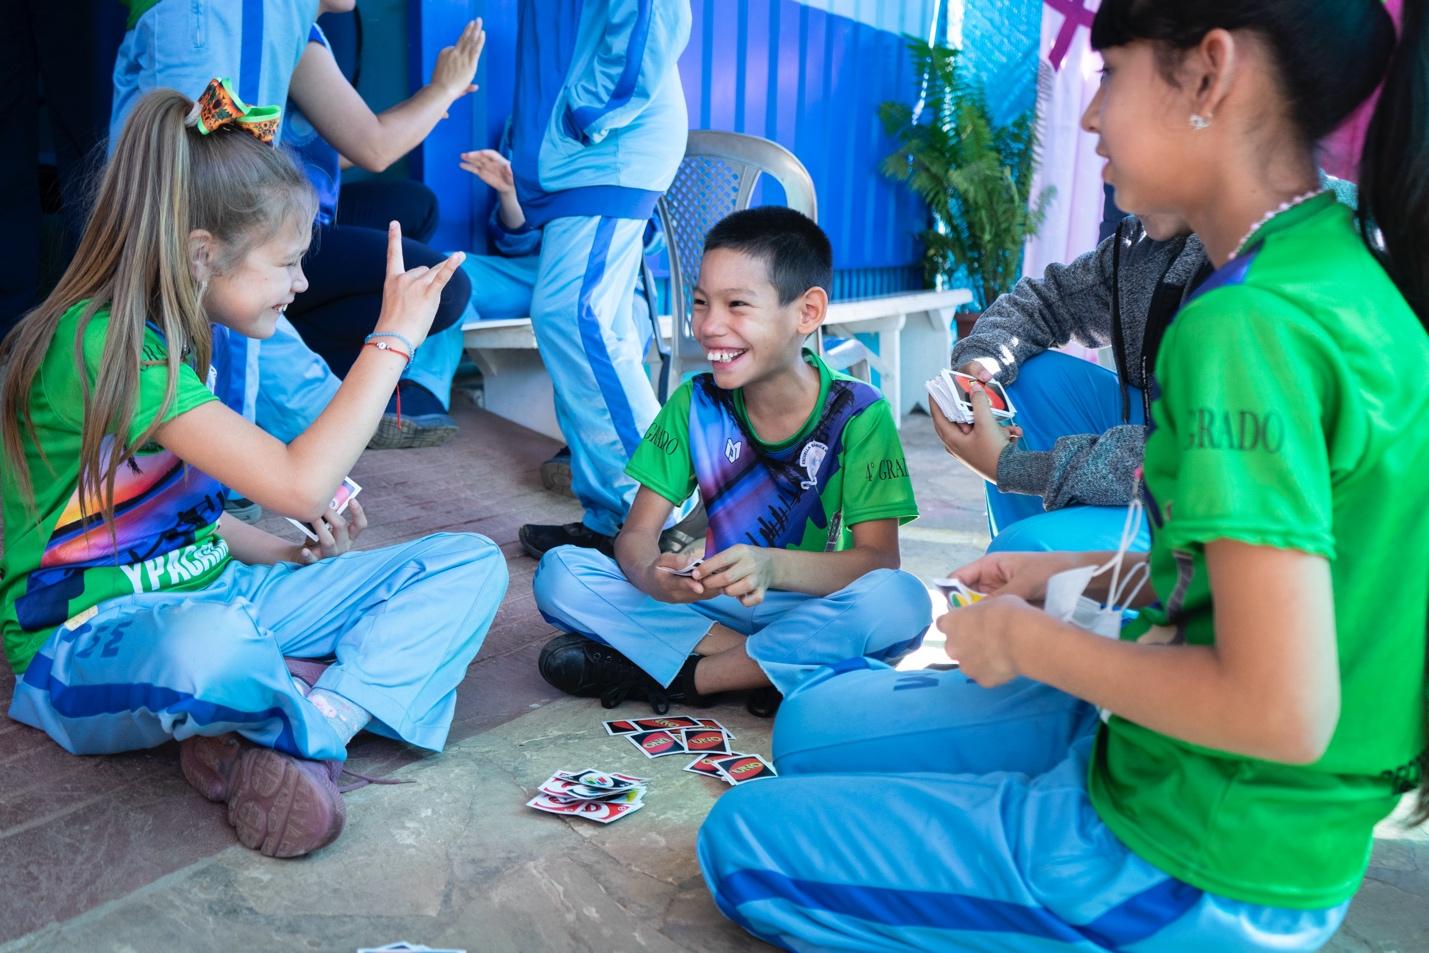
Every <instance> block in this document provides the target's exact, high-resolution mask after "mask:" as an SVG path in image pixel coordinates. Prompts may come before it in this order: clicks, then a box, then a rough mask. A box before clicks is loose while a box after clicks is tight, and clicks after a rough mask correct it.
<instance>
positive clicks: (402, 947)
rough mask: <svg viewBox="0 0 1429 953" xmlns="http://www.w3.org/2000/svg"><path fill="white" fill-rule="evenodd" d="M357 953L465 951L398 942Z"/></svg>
mask: <svg viewBox="0 0 1429 953" xmlns="http://www.w3.org/2000/svg"><path fill="white" fill-rule="evenodd" d="M357 953H466V950H456V949H452V948H451V947H445V946H444V947H442V948H441V949H438V948H437V947H435V946H423V945H422V944H421V943H408V942H407V941H406V940H398V941H397V942H396V943H388V944H387V945H386V946H364V947H362V948H361V949H359V950H358V951H357Z"/></svg>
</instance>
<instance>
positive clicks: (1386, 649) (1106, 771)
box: [1090, 194, 1429, 909]
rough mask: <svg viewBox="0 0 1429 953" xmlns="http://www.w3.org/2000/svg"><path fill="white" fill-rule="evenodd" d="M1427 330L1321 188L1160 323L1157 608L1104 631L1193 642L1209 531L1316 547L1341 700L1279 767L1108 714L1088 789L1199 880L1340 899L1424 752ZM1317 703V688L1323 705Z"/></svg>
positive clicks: (1197, 635)
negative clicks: (1304, 757) (1316, 741)
mask: <svg viewBox="0 0 1429 953" xmlns="http://www.w3.org/2000/svg"><path fill="white" fill-rule="evenodd" d="M1426 368H1429V336H1426V334H1425V331H1424V328H1423V327H1422V326H1421V324H1420V322H1419V320H1418V318H1417V317H1416V316H1415V314H1414V313H1413V312H1412V311H1411V310H1410V308H1409V306H1408V305H1407V304H1406V303H1405V301H1404V298H1403V297H1402V296H1401V295H1400V293H1399V291H1398V289H1397V288H1396V287H1395V286H1394V284H1393V282H1392V281H1391V280H1390V278H1389V276H1388V275H1387V274H1386V273H1385V271H1384V269H1383V268H1382V267H1381V266H1380V264H1379V263H1378V262H1377V261H1376V260H1375V259H1374V257H1373V256H1372V255H1371V254H1370V252H1369V250H1368V249H1367V248H1366V247H1365V245H1364V242H1363V241H1362V240H1361V238H1360V236H1359V234H1358V232H1357V230H1356V228H1355V227H1354V225H1353V223H1352V220H1351V212H1350V210H1349V209H1347V208H1345V207H1344V206H1343V205H1340V204H1338V203H1336V201H1335V199H1334V197H1333V196H1331V195H1329V194H1323V195H1320V196H1319V197H1317V198H1314V199H1311V200H1309V201H1307V202H1305V203H1303V204H1301V205H1298V206H1295V207H1294V208H1291V209H1290V210H1288V211H1286V212H1284V213H1282V214H1280V215H1278V216H1276V217H1275V218H1274V219H1273V220H1271V221H1270V222H1269V223H1267V224H1266V225H1265V226H1263V227H1262V228H1261V229H1260V230H1259V231H1258V233H1257V234H1256V235H1255V236H1254V237H1253V238H1252V240H1251V241H1250V242H1249V243H1248V246H1247V249H1246V251H1245V252H1244V253H1243V254H1242V255H1240V256H1238V257H1237V258H1235V259H1232V260H1231V261H1230V262H1228V263H1227V264H1226V265H1225V266H1224V267H1222V268H1221V269H1219V270H1218V271H1217V272H1216V274H1215V275H1213V276H1212V277H1211V278H1210V279H1208V280H1207V282H1206V283H1205V284H1204V285H1203V286H1202V287H1201V288H1200V289H1199V290H1198V292H1197V294H1196V295H1195V297H1194V298H1192V299H1191V300H1190V301H1189V302H1188V303H1187V304H1186V306H1185V307H1184V308H1183V309H1182V311H1181V312H1180V314H1179V315H1178V316H1177V317H1176V319H1175V321H1174V322H1173V323H1172V325H1171V327H1170V329H1169V330H1168V332H1167V334H1166V338H1165V341H1164V343H1163V345H1162V348H1161V351H1160V355H1159V358H1158V360H1157V365H1156V370H1155V374H1154V377H1153V379H1152V380H1151V381H1149V382H1148V387H1149V390H1150V393H1151V396H1152V418H1153V419H1152V423H1151V427H1150V435H1149V437H1148V440H1147V444H1146V462H1145V488H1146V499H1147V512H1148V515H1149V518H1150V519H1151V523H1152V526H1151V528H1152V546H1151V553H1150V557H1149V558H1150V563H1151V577H1152V582H1153V585H1154V587H1155V590H1156V594H1157V596H1158V597H1159V600H1160V602H1159V604H1158V605H1157V606H1155V607H1153V608H1151V609H1148V610H1145V611H1144V612H1142V614H1141V617H1140V618H1139V619H1137V620H1136V621H1135V622H1133V623H1130V624H1128V626H1127V627H1126V628H1125V629H1124V631H1123V635H1122V637H1123V638H1124V639H1129V640H1137V641H1143V642H1163V643H1173V644H1179V643H1186V644H1191V645H1211V644H1214V643H1215V641H1216V633H1215V605H1214V599H1213V596H1212V593H1211V586H1210V579H1209V577H1208V575H1207V570H1206V561H1205V546H1206V544H1207V543H1209V542H1212V541H1216V540H1234V541H1238V542H1242V543H1247V544H1250V545H1254V546H1266V547H1272V548H1276V549H1290V550H1297V551H1300V552H1305V553H1310V554H1314V555H1318V556H1323V557H1324V558H1325V559H1326V560H1328V561H1329V563H1330V569H1331V578H1332V580H1333V582H1332V585H1333V598H1334V607H1335V609H1334V611H1335V618H1334V624H1335V630H1336V633H1337V640H1338V654H1339V671H1340V700H1339V707H1340V717H1339V723H1338V727H1337V728H1336V730H1335V733H1334V735H1333V737H1332V739H1331V741H1330V744H1329V748H1328V750H1326V752H1325V754H1324V756H1323V757H1322V758H1321V759H1320V760H1319V761H1317V762H1315V763H1314V764H1310V765H1303V766H1299V765H1290V764H1280V763H1272V762H1268V761H1261V760H1256V759H1253V758H1247V757H1242V756H1239V755H1235V754H1230V753H1227V752H1223V751H1215V750H1210V749H1206V748H1202V747H1199V746H1197V745H1193V744H1190V743H1187V742H1184V741H1180V740H1177V739H1175V738H1171V737H1168V736H1166V735H1163V734H1160V733H1158V732H1155V731H1152V730H1150V729H1148V728H1145V727H1143V726H1141V725H1138V724H1135V723H1133V722H1130V721H1127V720H1125V719H1123V718H1119V717H1115V716H1113V717H1112V718H1111V719H1110V721H1109V723H1108V724H1107V725H1106V726H1105V727H1104V728H1103V730H1102V733H1101V736H1100V738H1099V739H1098V746H1097V752H1096V756H1095V758H1094V760H1093V764H1092V769H1091V776H1090V791H1091V796H1092V800H1093V803H1094V804H1095V805H1096V808H1097V810H1098V812H1099V813H1100V815H1101V817H1102V818H1103V819H1104V820H1105V821H1106V823H1107V825H1108V826H1109V827H1110V828H1111V830H1112V831H1113V832H1114V833H1115V834H1116V835H1117V837H1119V838H1120V839H1121V840H1122V841H1124V842H1125V843H1126V844H1127V846H1129V847H1130V848H1131V849H1132V850H1134V851H1135V852H1136V853H1137V854H1139V855H1140V856H1142V857H1143V858H1145V859H1146V860H1149V861H1150V862H1151V863H1153V864H1155V865H1156V866H1158V867H1160V868H1161V869H1163V870H1165V871H1166V872H1167V873H1169V874H1171V875H1172V876H1174V877H1176V878H1178V879H1180V880H1183V881H1186V882H1187V883H1190V884H1192V885H1194V886H1196V887H1200V888H1202V889H1204V890H1207V891H1210V892H1212V893H1217V894H1222V895H1225V896H1228V897H1233V898H1235V899H1239V900H1244V901H1249V902H1252V903H1261V904H1266V905H1270V906H1278V907H1291V908H1302V909H1318V908H1324V907H1329V906H1333V905H1335V904H1338V903H1341V902H1343V901H1345V900H1347V899H1349V897H1350V896H1352V895H1353V893H1354V891H1355V889H1356V888H1357V887H1358V885H1359V883H1360V880H1361V879H1362V877H1363V875H1364V871H1365V868H1366V866H1367V864H1368V861H1369V853H1370V846H1371V843H1372V833H1371V832H1372V829H1373V827H1374V825H1375V823H1376V822H1377V821H1379V820H1380V819H1382V818H1383V817H1384V816H1386V815H1387V814H1388V813H1389V812H1390V811H1391V810H1393V808H1394V806H1395V804H1396V802H1397V797H1398V794H1399V792H1401V791H1402V790H1404V789H1405V788H1406V787H1407V786H1408V785H1410V784H1412V783H1413V781H1414V780H1415V778H1416V776H1417V769H1416V767H1415V765H1416V759H1417V758H1418V757H1419V756H1420V754H1421V753H1422V752H1423V751H1424V750H1425V743H1426V741H1425V737H1424V728H1423V726H1424V716H1425V703H1426V697H1425V613H1426V604H1429V507H1426V506H1425V494H1424V486H1425V483H1424V479H1425V477H1424V474H1425V473H1426V472H1429V374H1426V370H1425V369H1426ZM1331 703H1332V701H1329V700H1327V704H1331Z"/></svg>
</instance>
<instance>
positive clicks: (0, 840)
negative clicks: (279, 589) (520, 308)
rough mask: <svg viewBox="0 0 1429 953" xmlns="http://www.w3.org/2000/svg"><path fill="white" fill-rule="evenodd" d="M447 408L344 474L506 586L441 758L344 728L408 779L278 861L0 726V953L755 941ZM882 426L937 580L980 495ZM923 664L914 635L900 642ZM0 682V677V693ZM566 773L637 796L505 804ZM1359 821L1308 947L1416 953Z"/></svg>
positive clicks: (911, 548) (151, 769)
mask: <svg viewBox="0 0 1429 953" xmlns="http://www.w3.org/2000/svg"><path fill="white" fill-rule="evenodd" d="M459 420H460V423H461V426H462V430H461V433H460V434H459V435H458V437H457V439H456V440H455V441H454V442H453V443H452V444H451V445H449V446H447V447H442V448H438V449H433V450H422V451H405V452H387V453H369V454H367V455H365V456H364V457H363V459H362V460H361V461H360V462H359V464H358V466H357V469H356V471H355V473H354V476H355V477H356V478H357V479H358V481H359V482H361V483H362V484H363V485H364V487H365V488H366V489H365V491H364V496H363V501H364V502H365V503H366V504H367V508H368V512H369V514H370V516H371V519H372V528H371V529H370V530H369V531H368V534H367V535H366V537H365V538H364V540H363V544H364V545H365V546H376V545H381V544H382V543H385V542H392V541H396V540H400V539H406V538H410V537H412V536H414V535H418V534H421V533H426V532H432V531H435V530H454V531H470V532H477V533H482V534H485V535H487V536H489V537H491V538H492V539H494V540H496V541H497V542H498V543H499V544H501V546H502V548H503V550H504V551H505V552H506V554H507V556H508V557H509V562H510V569H511V584H510V589H509V592H508V595H507V597H506V601H505V603H504V604H503V606H502V609H501V612H500V614H499V615H498V616H497V620H496V623H495V625H494V626H493V627H492V630H491V632H490V634H489V635H488V637H487V640H486V643H485V645H484V647H483V649H482V651H481V654H480V656H479V657H478V659H477V662H476V663H475V664H474V665H473V666H472V669H471V671H470V673H469V675H468V677H467V680H466V682H465V684H464V685H463V687H462V689H461V692H460V700H459V702H458V709H457V716H456V722H455V725H454V727H453V731H452V736H451V743H450V745H449V747H448V749H447V751H446V752H445V753H444V754H442V755H440V756H423V755H420V754H416V753H413V752H410V751H406V750H404V749H402V748H400V747H399V746H397V745H395V744H391V743H389V742H385V741H382V740H379V739H375V738H367V737H364V738H362V739H359V741H358V742H357V743H356V745H355V746H354V750H353V762H354V767H356V768H358V769H359V770H364V771H368V772H377V773H390V774H393V775H395V776H397V777H400V778H403V779H406V780H410V781H413V782H415V783H412V784H407V785H402V786H397V787H376V788H367V789H364V790H362V791H359V792H356V793H355V794H353V795H350V796H349V825H348V829H347V831H346V833H345V834H344V835H343V837H342V839H340V840H339V841H338V842H337V843H336V844H334V845H333V846H331V847H329V848H327V849H325V850H324V851H321V852H320V853H318V854H317V855H315V856H313V857H310V858H306V859H303V860H299V861H286V862H283V861H272V860H268V859H266V858H263V857H261V856H259V855H257V854H254V853H253V852H251V851H248V850H246V849H244V848H242V847H240V846H237V845H236V844H235V843H234V841H233V837H232V833H231V831H230V829H229V828H228V827H227V826H226V825H225V824H224V823H223V820H222V812H221V808H219V807H217V806H215V805H211V804H208V803H207V802H205V801H203V800H202V799H200V798H199V797H198V796H197V795H196V794H194V793H193V792H192V791H191V790H190V789H189V788H188V786H187V785H186V784H185V783H184V782H183V780H182V779H181V778H180V777H179V774H178V771H177V767H176V763H175V759H174V751H173V748H172V746H169V747H165V748H161V749H158V750H155V751H149V752H141V753H137V754H131V755H125V756H120V757H111V758H75V757H72V756H70V755H67V754H65V753H63V752H62V751H60V750H59V749H58V748H56V747H55V746H54V745H53V744H51V743H50V742H49V741H48V740H47V739H46V738H44V737H43V736H42V735H40V734H39V733H38V732H35V731H33V730H31V729H28V728H24V727H21V726H18V725H15V724H13V723H11V722H8V721H4V720H3V719H0V870H4V871H5V879H6V887H5V889H4V890H0V953H4V951H21V950H23V951H36V953H38V951H51V950H71V949H73V950H85V951H115V953H130V951H134V953H154V951H168V950H184V951H195V953H207V951H213V953H218V951H240V950H241V951H248V950H265V951H267V950H274V951H278V950H282V951H287V950H315V951H343V953H351V951H353V950H355V949H356V948H358V947H359V946H367V945H381V944H383V943H387V942H390V941H393V940H397V939H407V940H411V941H413V942H421V943H427V944H430V945H432V946H438V945H442V944H446V945H450V946H455V947H457V948H461V949H467V950H471V951H473V953H474V951H476V950H481V951H507V950H509V951H541V950H562V951H564V950H574V951H581V950H589V951H606V950H635V949H641V950H647V949H648V950H656V951H726V950H743V949H757V948H764V947H762V945H761V944H759V943H757V942H755V941H753V940H751V939H749V938H748V937H746V936H745V935H744V934H743V933H741V932H740V931H739V930H737V929H736V928H734V927H733V926H732V925H730V924H729V923H728V922H727V921H725V920H724V919H723V918H721V917H720V915H719V914H718V912H717V911H716V910H715V909H714V907H713V905H712V904H711V903H710V901H709V898H708V894H707V893H706V892H705V889H704V886H703V882H702V881H701V879H700V877H699V872H698V869H697V867H696V864H695V862H694V856H693V844H694V834H695V830H696V829H697V827H698V825H699V822H700V820H701V819H702V818H703V816H704V814H705V812H706V811H707V810H708V808H709V806H710V805H711V804H712V803H713V801H714V799H715V798H716V797H717V796H718V794H719V788H718V787H717V786H716V785H715V783H714V782H711V781H708V780H706V779H702V778H698V777H696V776H694V775H692V774H686V773H683V772H681V771H679V766H678V765H670V764H667V763H665V762H645V761H644V759H642V758H640V757H639V756H638V754H637V753H636V752H634V751H633V749H631V750H627V749H629V746H628V745H622V744H620V743H619V742H618V741H614V740H611V739H607V738H606V737H605V735H604V733H603V732H602V730H601V728H600V722H601V720H602V719H603V717H605V712H604V711H603V710H602V709H600V708H599V706H598V705H597V704H596V703H595V702H593V701H584V700H577V699H569V698H565V697H563V696H558V695H557V694H556V693H555V692H554V691H553V690H551V689H550V688H549V687H547V686H546V685H545V683H544V682H542V681H541V679H540V678H539V676H537V674H536V671H535V658H536V653H537V651H538V650H539V647H540V645H541V643H542V642H543V641H544V640H545V639H546V638H547V637H548V636H549V634H550V633H551V631H552V630H551V629H550V627H549V626H548V625H547V624H546V623H544V622H543V621H542V620H541V619H540V617H539V616H538V615H537V613H536V611H535V608H534V606H533V605H532V601H531V591H530V577H531V573H532V571H533V570H534V568H535V564H534V562H533V561H532V560H530V559H528V558H526V557H525V556H524V555H521V553H520V547H519V546H518V544H517V543H516V529H517V527H518V526H519V525H520V524H521V523H523V522H527V521H530V520H533V519H539V520H546V521H551V522H556V521H565V520H568V519H574V518H577V516H578V509H577V507H576V505H575V504H574V502H572V501H571V500H570V499H569V498H566V497H559V496H555V495H553V494H550V493H547V492H545V491H544V490H542V489H541V486H540V482H539V479H538V476H537V470H538V466H539V464H540V462H541V460H543V459H544V458H545V457H546V456H548V455H549V454H550V453H551V451H552V450H554V448H555V445H554V444H553V443H551V442H550V441H549V440H546V439H545V438H542V437H538V436H536V435H534V434H531V433H529V432H527V431H523V430H521V429H520V428H517V427H514V426H512V425H510V424H507V423H505V422H503V421H500V420H498V419H497V418H495V417H492V416H490V415H487V414H484V413H480V412H477V411H474V410H471V409H469V408H466V409H462V410H460V411H459ZM904 439H905V443H906V445H907V448H908V451H909V464H910V471H911V472H912V473H913V476H914V480H915V484H916V486H917V488H918V491H919V501H920V505H921V507H922V510H923V517H922V518H921V519H920V520H919V521H918V522H916V523H914V524H912V525H911V526H909V527H907V528H906V529H905V531H904V533H903V545H904V552H905V566H906V567H907V568H909V569H911V570H912V571H914V572H917V573H920V574H922V575H924V576H931V575H934V574H937V575H941V574H942V572H943V570H945V569H946V568H948V567H949V566H952V565H956V564H958V563H960V562H962V561H964V560H965V559H966V558H967V557H968V556H970V555H971V554H974V553H976V552H978V551H980V549H981V547H982V546H983V545H985V543H986V532H985V529H984V528H983V523H982V507H981V499H980V489H979V486H978V484H977V483H976V481H975V480H974V479H973V478H972V477H971V476H970V475H969V474H968V473H967V471H965V470H963V469H962V468H961V467H959V466H957V465H956V464H953V463H951V462H950V461H948V459H947V457H946V456H944V455H943V453H942V451H941V448H939V447H938V446H937V443H936V441H935V440H934V439H933V437H932V435H931V430H930V428H929V426H928V422H927V419H926V418H925V417H918V416H914V417H910V418H909V420H908V421H907V423H906V424H905V429H904ZM270 527H276V528H278V529H279V530H280V531H281V530H282V529H283V528H284V527H285V524H283V523H281V521H271V522H270ZM289 532H291V531H289ZM937 655H938V650H937V646H936V645H933V646H930V647H929V648H928V649H926V650H925V655H924V657H925V658H929V659H934V658H936V657H937ZM9 691H10V685H9V680H8V679H3V680H0V704H7V703H8V697H9ZM716 715H717V716H718V717H720V718H721V719H723V720H725V721H726V722H727V723H728V724H729V725H730V727H731V728H733V729H734V730H735V731H736V732H737V733H738V734H739V736H740V743H741V747H748V748H753V749H754V750H757V751H762V752H765V753H767V752H768V750H769V749H768V728H769V725H768V723H767V722H762V721H759V720H757V719H754V718H752V717H750V716H749V715H747V714H745V713H744V711H743V709H742V707H735V706H729V707H727V708H721V709H719V710H717V711H716ZM670 760H675V759H670ZM588 766H600V767H606V768H611V769H615V770H620V769H626V770H641V771H643V772H644V773H645V774H646V775H647V776H649V777H651V778H652V779H653V783H652V786H651V792H650V794H649V796H648V806H647V808H646V809H645V810H644V811H643V812H641V813H640V814H639V815H637V816H636V817H632V818H630V819H628V820H625V821H622V822H621V823H619V824H615V825H613V826H610V827H598V826H596V825H593V824H585V823H583V822H579V821H566V820H562V819H558V818H554V817H549V816H545V815H539V814H536V813H534V812H531V811H528V810H527V809H525V808H524V807H523V806H522V805H523V802H524V801H525V799H526V798H527V797H528V796H529V792H530V791H531V790H532V788H534V786H535V785H536V784H538V783H539V782H540V781H541V780H542V779H543V778H544V777H545V776H546V775H547V774H548V773H549V772H550V771H551V770H554V769H556V768H560V767H571V768H582V767H588ZM1381 834H1382V836H1381V838H1380V840H1379V841H1378V843H1377V846H1376V853H1375V857H1374V863H1373V866H1372V867H1371V872H1370V879H1369V881H1368V882H1367V883H1366V886H1365V888H1364V889H1363V890H1362V891H1361V895H1360V897H1359V899H1358V900H1357V902H1356V904H1355V905H1354V907H1353V908H1352V910H1351V913H1350V919H1349V921H1348V923H1347V925H1346V927H1345V929H1344V930H1343V931H1342V932H1341V935H1340V936H1339V937H1338V938H1337V939H1336V940H1335V942H1334V944H1333V946H1332V948H1333V949H1335V950H1339V951H1350V950H1354V951H1361V950H1363V951H1370V950H1374V951H1391V950H1393V951H1399V953H1411V951H1429V835H1425V833H1424V832H1422V831H1420V832H1417V833H1414V834H1408V833H1405V832H1402V831H1399V830H1398V829H1396V828H1394V827H1392V826H1391V825H1389V824H1386V825H1384V826H1383V827H1382V830H1381Z"/></svg>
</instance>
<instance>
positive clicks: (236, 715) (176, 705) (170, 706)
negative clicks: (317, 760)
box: [22, 629, 304, 757]
mask: <svg viewBox="0 0 1429 953" xmlns="http://www.w3.org/2000/svg"><path fill="white" fill-rule="evenodd" d="M83 631H84V629H80V630H78V631H77V632H76V633H75V634H76V635H78V634H80V633H82V632H83ZM53 666H54V660H53V659H52V658H50V657H49V656H48V655H44V654H40V655H36V656H35V657H34V658H33V659H32V660H31V661H30V667H29V668H27V669H25V674H24V676H22V678H23V681H24V683H25V684H26V685H28V686H29V687H31V688H34V689H36V690H38V691H42V692H44V693H46V694H47V695H48V696H49V702H50V707H52V708H53V709H54V710H55V712H56V713H57V714H59V715H62V716H63V717H65V718H90V717H93V716H95V715H118V714H122V713H124V712H130V711H148V712H164V713H166V714H170V715H188V716H189V718H190V719H191V720H192V721H194V722H195V723H196V724H199V725H214V724H230V725H242V724H254V725H260V724H264V723H266V722H270V721H277V722H278V723H279V724H280V725H282V728H281V729H280V730H279V732H278V734H277V736H276V737H275V738H274V739H273V747H274V748H276V749H278V750H279V751H282V752H284V753H285V754H291V755H295V756H298V757H302V756H303V754H304V752H303V751H302V749H301V748H300V747H299V746H298V743H297V739H296V738H295V736H294V734H293V723H292V722H291V721H289V720H288V716H287V715H286V714H285V713H284V712H283V710H282V709H281V708H277V707H269V708H263V709H260V710H256V711H243V710H240V709H238V708H233V707H231V706H228V705H215V704H213V703H212V702H206V701H202V700H201V699H199V698H197V697H195V696H194V695H193V694H192V693H191V692H181V691H177V690H176V689H172V688H165V687H164V686H162V685H154V684H151V683H148V682H135V683H130V684H125V683H122V682H111V683H109V684H106V685H65V684H64V683H63V682H61V681H59V680H58V679H56V678H54V677H52V676H51V674H50V672H51V670H52V668H53Z"/></svg>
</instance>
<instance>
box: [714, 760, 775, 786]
mask: <svg viewBox="0 0 1429 953" xmlns="http://www.w3.org/2000/svg"><path fill="white" fill-rule="evenodd" d="M714 766H715V767H716V768H718V769H719V773H720V775H721V776H722V777H723V778H724V779H725V780H726V781H728V782H729V783H730V784H733V785H740V784H744V783H746V782H748V781H755V780H758V779H759V778H773V777H778V772H776V771H775V770H774V767H773V765H771V764H770V763H769V762H768V761H765V760H764V759H763V758H761V757H760V756H759V755H757V754H734V755H730V756H729V757H727V758H719V759H717V760H716V761H715V762H714Z"/></svg>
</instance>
